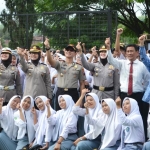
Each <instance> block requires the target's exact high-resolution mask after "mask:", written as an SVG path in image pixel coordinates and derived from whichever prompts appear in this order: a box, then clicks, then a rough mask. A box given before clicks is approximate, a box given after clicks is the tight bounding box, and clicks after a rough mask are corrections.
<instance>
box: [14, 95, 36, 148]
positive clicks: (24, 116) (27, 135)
mask: <svg viewBox="0 0 150 150" xmlns="http://www.w3.org/2000/svg"><path fill="white" fill-rule="evenodd" d="M33 107H34V100H33V98H32V97H31V96H30V95H27V96H24V97H23V99H22V100H21V105H20V104H18V105H17V108H18V111H17V112H15V114H14V120H15V125H16V126H18V128H19V130H18V136H17V139H18V143H17V148H16V150H20V149H22V148H23V147H24V146H26V145H27V144H29V143H31V142H33V140H34V137H35V130H34V123H33V115H32V112H31V111H32V108H33Z"/></svg>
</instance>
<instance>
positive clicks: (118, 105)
mask: <svg viewBox="0 0 150 150" xmlns="http://www.w3.org/2000/svg"><path fill="white" fill-rule="evenodd" d="M115 102H116V106H117V108H118V109H119V108H121V99H120V97H119V96H118V97H117V99H116V100H115Z"/></svg>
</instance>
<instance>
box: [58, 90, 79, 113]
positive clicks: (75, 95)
mask: <svg viewBox="0 0 150 150" xmlns="http://www.w3.org/2000/svg"><path fill="white" fill-rule="evenodd" d="M64 94H68V95H70V96H71V97H72V99H73V101H74V102H75V103H76V102H77V101H78V99H79V94H78V91H77V89H68V91H64V89H63V88H58V90H57V92H56V99H55V104H56V111H57V110H60V107H59V104H58V96H59V95H64Z"/></svg>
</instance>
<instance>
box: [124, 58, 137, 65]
mask: <svg viewBox="0 0 150 150" xmlns="http://www.w3.org/2000/svg"><path fill="white" fill-rule="evenodd" d="M138 61H139V60H138V59H136V60H134V61H133V64H137V63H138ZM130 63H131V61H130V60H129V59H127V64H128V65H129V64H130Z"/></svg>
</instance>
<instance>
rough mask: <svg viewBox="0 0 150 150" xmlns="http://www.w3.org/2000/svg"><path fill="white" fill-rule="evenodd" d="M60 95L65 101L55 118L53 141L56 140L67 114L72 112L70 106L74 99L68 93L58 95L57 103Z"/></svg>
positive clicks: (67, 116) (64, 123) (72, 104)
mask: <svg viewBox="0 0 150 150" xmlns="http://www.w3.org/2000/svg"><path fill="white" fill-rule="evenodd" d="M61 97H62V98H63V99H64V100H65V102H66V108H65V109H61V110H59V116H58V118H57V121H56V125H55V128H54V132H53V141H56V140H57V138H58V136H59V134H61V132H62V130H63V128H64V126H65V125H66V122H67V120H68V118H69V116H70V115H71V114H72V107H73V106H74V101H73V99H72V97H71V96H70V95H59V97H58V103H59V101H60V98H61Z"/></svg>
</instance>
